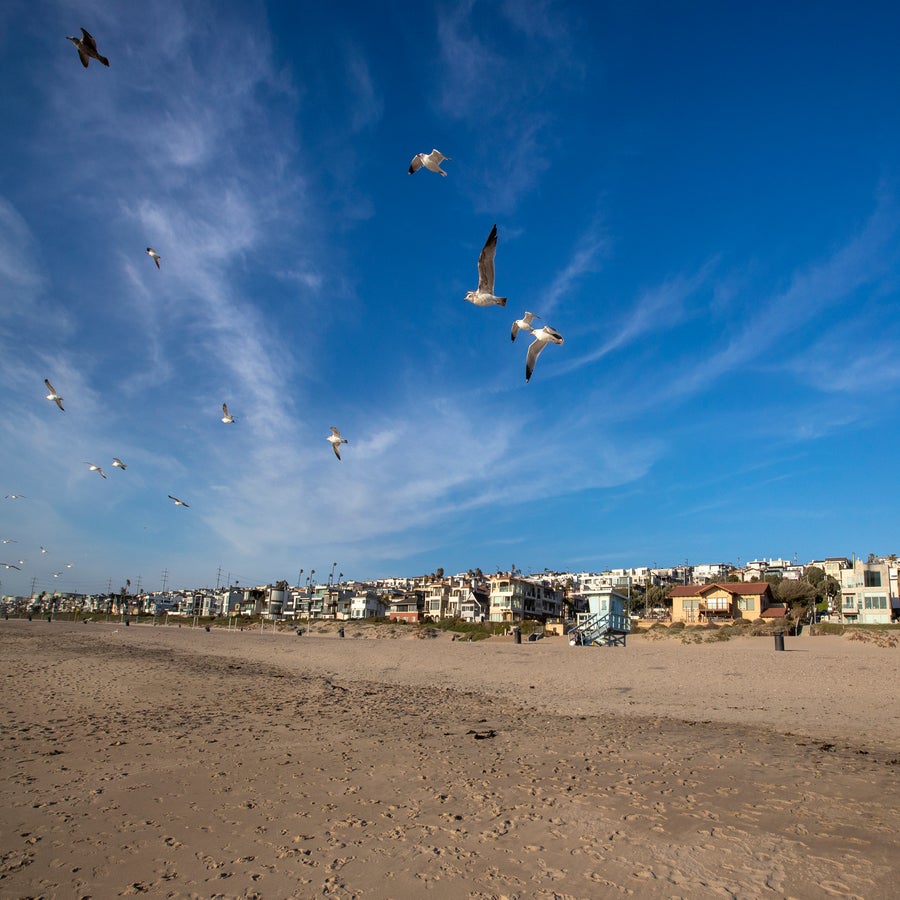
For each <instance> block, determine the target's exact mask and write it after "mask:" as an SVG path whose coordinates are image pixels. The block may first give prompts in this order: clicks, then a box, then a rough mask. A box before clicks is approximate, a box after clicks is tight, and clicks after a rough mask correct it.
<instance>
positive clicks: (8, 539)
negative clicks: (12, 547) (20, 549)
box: [0, 538, 19, 544]
mask: <svg viewBox="0 0 900 900" xmlns="http://www.w3.org/2000/svg"><path fill="white" fill-rule="evenodd" d="M0 543H2V544H18V543H19V542H18V541H14V540H13V539H12V538H3V540H2V541H0Z"/></svg>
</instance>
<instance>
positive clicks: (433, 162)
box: [409, 150, 450, 177]
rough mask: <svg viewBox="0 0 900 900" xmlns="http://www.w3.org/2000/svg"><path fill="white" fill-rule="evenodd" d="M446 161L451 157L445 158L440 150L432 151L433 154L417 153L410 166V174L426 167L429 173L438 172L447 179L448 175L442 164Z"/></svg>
mask: <svg viewBox="0 0 900 900" xmlns="http://www.w3.org/2000/svg"><path fill="white" fill-rule="evenodd" d="M445 159H446V160H449V159H450V157H449V156H444V154H443V153H441V151H440V150H432V151H431V153H417V154H416V155H415V156H414V157H413V158H412V162H411V163H410V164H409V174H410V175H412V174H413V173H414V172H418V171H419V169H421V168H422V166H424V167H425V168H426V169H428V171H429V172H437V173H438V175H444V176H445V177H446V175H447V173H446V172H445V171H444V170H443V169H442V168H441V163H442V162H443V161H444V160H445Z"/></svg>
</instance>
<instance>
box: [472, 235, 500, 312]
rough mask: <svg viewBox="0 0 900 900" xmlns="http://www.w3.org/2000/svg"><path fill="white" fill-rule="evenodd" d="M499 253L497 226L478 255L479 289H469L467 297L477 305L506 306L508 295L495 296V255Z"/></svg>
mask: <svg viewBox="0 0 900 900" xmlns="http://www.w3.org/2000/svg"><path fill="white" fill-rule="evenodd" d="M496 253H497V226H496V225H495V226H494V227H493V228H492V229H491V233H490V234H489V235H488V238H487V240H486V241H485V242H484V247H482V248H481V255H480V256H479V257H478V290H477V291H469V292H468V293H467V294H466V296H465V298H464V299H466V300H468V301H469V303H474V304H475V305H476V306H490V305H491V304H493V303H496V304H497V306H506V297H495V296H494V255H495V254H496Z"/></svg>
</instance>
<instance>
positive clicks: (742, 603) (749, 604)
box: [738, 597, 756, 612]
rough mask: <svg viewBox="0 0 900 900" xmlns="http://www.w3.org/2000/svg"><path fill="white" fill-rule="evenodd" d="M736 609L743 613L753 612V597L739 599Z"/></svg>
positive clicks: (754, 606)
mask: <svg viewBox="0 0 900 900" xmlns="http://www.w3.org/2000/svg"><path fill="white" fill-rule="evenodd" d="M738 609H740V610H742V611H743V612H753V611H754V610H755V609H756V600H754V598H753V597H739V598H738Z"/></svg>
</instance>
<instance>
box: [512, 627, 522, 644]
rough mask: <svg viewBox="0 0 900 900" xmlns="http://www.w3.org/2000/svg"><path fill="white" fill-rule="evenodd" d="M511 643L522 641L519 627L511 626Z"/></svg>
mask: <svg viewBox="0 0 900 900" xmlns="http://www.w3.org/2000/svg"><path fill="white" fill-rule="evenodd" d="M513 643H516V644H521V643H522V629H521V628H513Z"/></svg>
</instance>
